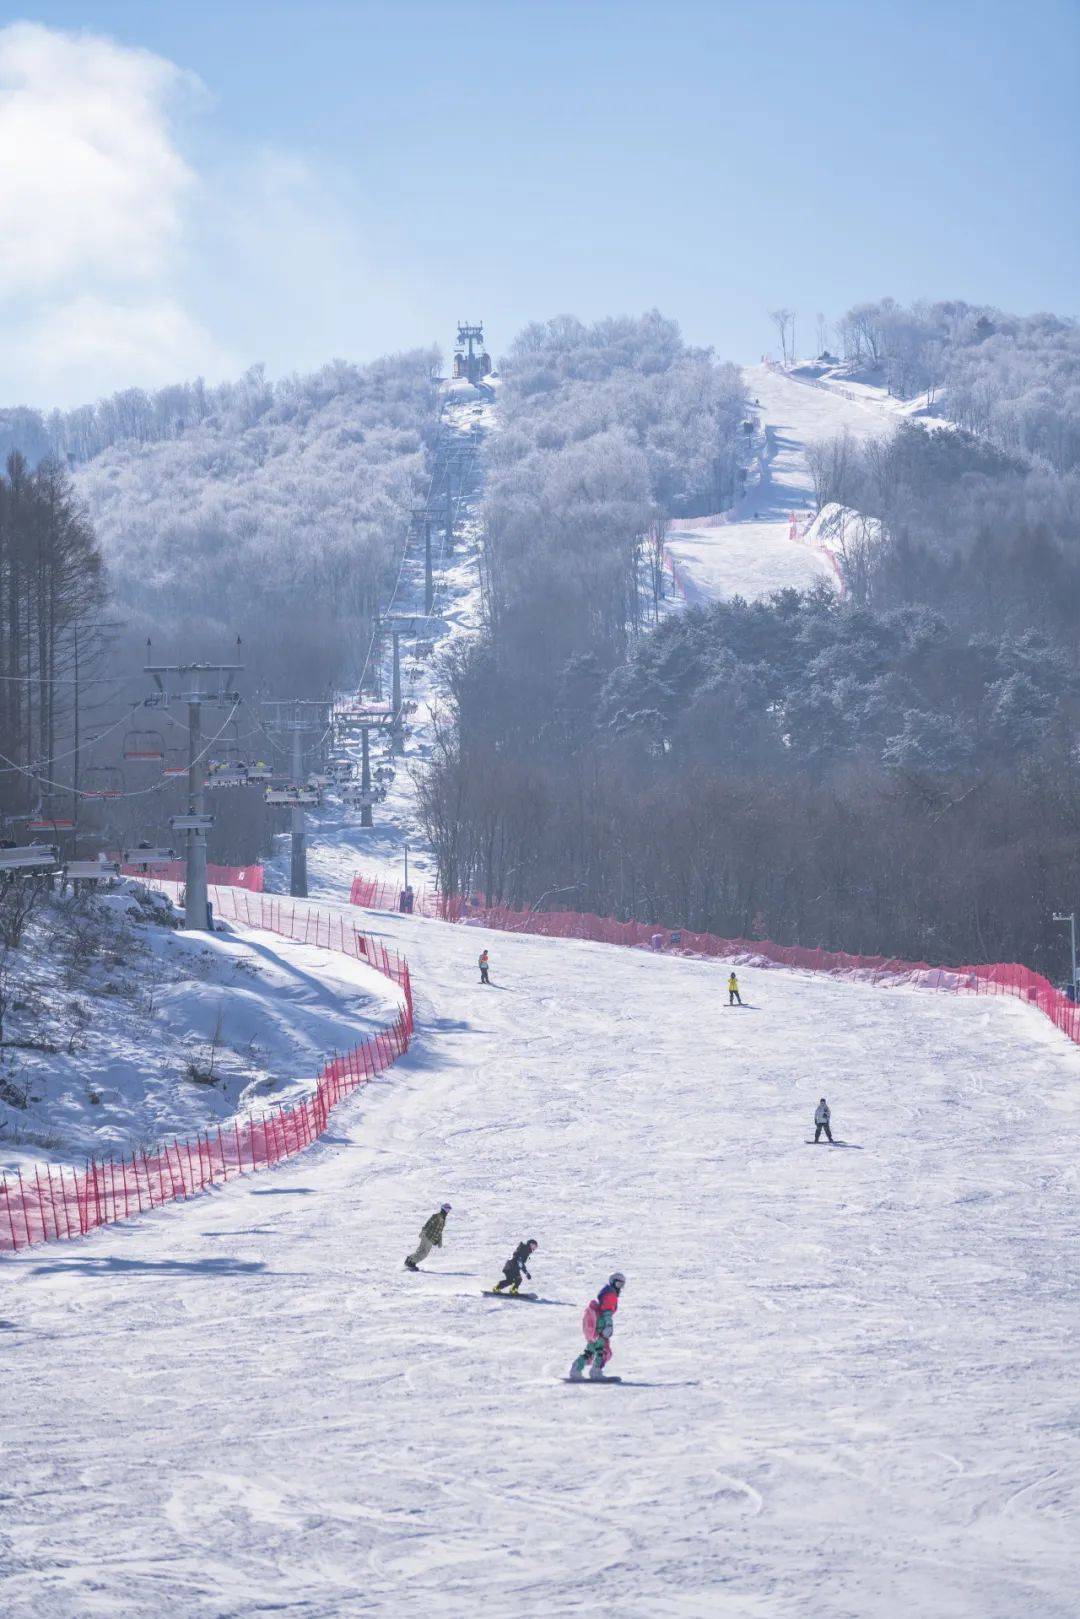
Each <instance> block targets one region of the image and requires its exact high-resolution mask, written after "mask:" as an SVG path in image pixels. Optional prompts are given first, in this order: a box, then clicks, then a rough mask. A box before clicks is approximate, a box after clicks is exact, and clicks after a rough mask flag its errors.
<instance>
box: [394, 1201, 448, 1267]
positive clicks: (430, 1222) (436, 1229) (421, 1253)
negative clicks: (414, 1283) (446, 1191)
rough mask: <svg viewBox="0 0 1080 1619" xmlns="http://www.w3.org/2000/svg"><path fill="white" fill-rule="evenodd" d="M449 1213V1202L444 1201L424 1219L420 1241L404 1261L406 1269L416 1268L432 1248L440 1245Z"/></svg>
mask: <svg viewBox="0 0 1080 1619" xmlns="http://www.w3.org/2000/svg"><path fill="white" fill-rule="evenodd" d="M449 1213H450V1205H449V1203H444V1204H443V1205H442V1207H441V1208H440V1209H439V1210H438V1212H437V1213H436V1214H433V1215H431V1217H430V1218H429V1219H427V1220H425V1221H424V1224H423V1226H422V1228H421V1231H420V1241H419V1243H418V1244H417V1246H416V1251H415V1252H414V1253H411V1254H410V1255H409V1257H408V1259H406V1261H405V1269H406V1270H417V1269H419V1267H420V1264H421V1261H422V1260H425V1259H426V1258H427V1256H428V1254H430V1252H431V1250H432V1249H433V1248H441V1247H442V1239H443V1231H444V1230H445V1228H446V1216H447V1215H448V1214H449Z"/></svg>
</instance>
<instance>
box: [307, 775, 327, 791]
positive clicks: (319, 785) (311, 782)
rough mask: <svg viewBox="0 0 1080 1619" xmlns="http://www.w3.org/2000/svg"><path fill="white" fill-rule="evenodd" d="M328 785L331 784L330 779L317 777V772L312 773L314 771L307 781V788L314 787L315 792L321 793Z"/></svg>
mask: <svg viewBox="0 0 1080 1619" xmlns="http://www.w3.org/2000/svg"><path fill="white" fill-rule="evenodd" d="M330 783H331V777H329V776H322V775H319V773H318V772H317V771H314V770H313V771H312V772H311V775H310V776H309V777H308V779H307V784H308V786H309V787H314V789H315V791H316V792H321V791H322V790H323V788H324V787H329V786H330Z"/></svg>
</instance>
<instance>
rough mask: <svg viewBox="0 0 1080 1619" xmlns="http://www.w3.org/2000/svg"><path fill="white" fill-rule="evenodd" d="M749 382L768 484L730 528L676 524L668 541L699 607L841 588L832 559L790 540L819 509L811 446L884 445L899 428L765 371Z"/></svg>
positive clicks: (754, 491)
mask: <svg viewBox="0 0 1080 1619" xmlns="http://www.w3.org/2000/svg"><path fill="white" fill-rule="evenodd" d="M743 375H744V377H745V379H746V388H747V392H748V393H749V395H750V399H751V401H756V402H757V405H758V408H757V409H756V410H755V412H754V414H755V415H756V416H757V417H758V419H759V421H760V424H761V427H762V429H763V432H764V437H765V448H764V450H763V452H762V455H761V456H760V458H759V459H760V474H761V476H760V481H759V482H758V483H756V484H755V485H753V486H752V487H751V488H750V489H749V490H748V492H747V494H746V495H745V496H744V497H743V499H742V500H741V501H740V502H739V504H738V506H737V507H736V508H735V510H734V512H733V514H732V517H731V520H730V521H729V522H725V523H719V524H717V525H716V526H715V527H705V528H698V527H691V528H681V527H680V526H679V523H678V519H675V520H674V521H673V522H672V525H671V529H670V531H669V533H668V541H667V544H668V551H669V552H670V554H671V556H672V557H673V558H674V559H675V563H676V565H677V566H678V567H679V568H680V569H681V572H682V575H683V577H684V578H685V579H686V580H687V582H688V596H689V599H690V601H691V603H693V604H696V603H700V602H706V601H719V600H723V599H724V598H725V597H728V596H736V595H738V596H745V597H747V598H753V597H755V596H767V595H769V593H770V592H771V591H774V590H780V589H782V588H785V587H791V588H793V589H796V590H806V589H809V587H810V586H811V585H814V584H816V583H818V582H819V581H820V580H822V579H827V580H829V581H830V582H832V581H834V580H835V574H834V573H833V569H832V567H831V565H830V563H829V561H828V560H827V558H826V557H824V556H822V555H821V554H820V553H819V552H818V551H816V550H815V549H814V548H813V547H812V546H811V545H808V544H807V543H806V542H805V541H803V540H792V539H791V537H790V519H791V514H792V512H795V513H796V514H797V516H798V517H799V518H800V520H806V519H807V518H809V517H810V515H811V514H812V512H813V509H814V487H813V482H812V480H811V477H810V468H809V466H808V464H807V460H806V448H807V445H809V444H813V443H815V442H817V441H819V440H822V439H829V438H834V437H836V436H838V435H839V434H841V433H844V432H848V433H850V434H851V435H852V437H854V438H867V437H880V436H881V435H882V434H884V433H888V432H890V431H891V430H892V428H893V426H894V425H895V418H894V417H893V416H892V415H891V414H890V413H889V412H888V411H884V410H875V409H872V408H868V407H867V405H865V404H861V403H855V402H853V401H852V400H850V399H846V398H845V397H844V396H843V395H842V394H837V393H829V392H826V391H824V390H823V389H820V388H814V387H812V386H811V385H810V384H809V383H806V382H798V381H795V380H793V379H792V378H791V377H789V376H787V375H786V374H785V373H783V372H779V371H774V370H772V369H771V368H770V367H768V366H765V365H751V366H745V367H744V368H743Z"/></svg>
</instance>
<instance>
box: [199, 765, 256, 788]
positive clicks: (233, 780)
mask: <svg viewBox="0 0 1080 1619" xmlns="http://www.w3.org/2000/svg"><path fill="white" fill-rule="evenodd" d="M247 783H248V773H247V770H246V768H244V767H243V766H242V765H233V764H229V763H228V762H227V761H226V762H225V763H215V764H212V765H211V766H210V769H209V771H208V772H207V777H206V785H207V786H208V787H246V786H247Z"/></svg>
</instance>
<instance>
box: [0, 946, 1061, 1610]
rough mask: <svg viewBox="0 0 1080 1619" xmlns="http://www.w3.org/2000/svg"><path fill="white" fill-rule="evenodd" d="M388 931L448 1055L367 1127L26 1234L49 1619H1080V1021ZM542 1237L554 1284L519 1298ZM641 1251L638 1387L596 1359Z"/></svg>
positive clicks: (37, 1506)
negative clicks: (74, 1223)
mask: <svg viewBox="0 0 1080 1619" xmlns="http://www.w3.org/2000/svg"><path fill="white" fill-rule="evenodd" d="M383 926H384V928H385V933H386V935H387V936H388V938H389V939H390V940H391V942H393V943H395V944H397V945H398V946H399V947H401V948H402V949H403V950H404V952H405V953H406V954H407V955H408V956H409V958H410V960H411V963H412V966H413V970H414V981H415V984H416V988H417V991H418V1019H419V1033H418V1037H417V1043H416V1045H415V1046H414V1048H413V1051H412V1052H411V1053H410V1055H409V1057H408V1058H407V1059H405V1060H404V1062H402V1063H400V1064H398V1065H397V1066H396V1067H395V1069H394V1070H393V1073H392V1075H390V1076H387V1078H386V1079H384V1080H382V1081H379V1082H378V1083H376V1084H375V1085H373V1086H371V1087H369V1088H368V1089H367V1090H366V1091H365V1092H364V1093H363V1094H362V1095H361V1096H360V1097H358V1098H357V1099H356V1100H355V1101H354V1102H351V1103H349V1104H346V1105H345V1106H343V1107H342V1109H340V1110H339V1111H338V1112H337V1113H336V1114H335V1117H334V1122H333V1125H332V1127H331V1130H330V1132H329V1134H328V1136H327V1137H326V1138H325V1140H324V1142H323V1143H322V1144H320V1145H319V1146H317V1147H315V1148H314V1149H313V1150H312V1151H310V1152H309V1153H307V1154H306V1155H304V1156H303V1157H302V1158H300V1159H298V1160H294V1161H293V1162H291V1163H290V1164H288V1165H285V1166H282V1167H281V1168H279V1169H278V1170H275V1171H272V1172H269V1173H266V1174H263V1175H260V1176H256V1177H253V1178H252V1179H251V1180H250V1181H245V1182H243V1183H232V1184H230V1185H229V1186H228V1187H226V1188H224V1189H222V1190H219V1191H218V1192H216V1193H215V1194H213V1195H211V1196H208V1197H205V1198H203V1199H201V1200H198V1201H196V1202H193V1203H191V1204H188V1205H177V1206H175V1207H173V1208H170V1209H169V1210H167V1211H165V1212H163V1213H161V1214H159V1215H156V1216H154V1217H153V1218H148V1219H143V1220H139V1221H135V1222H133V1223H131V1224H130V1225H125V1226H121V1227H115V1228H112V1229H110V1230H107V1231H104V1232H101V1233H99V1234H97V1235H96V1236H93V1237H91V1238H89V1239H87V1240H86V1241H83V1242H79V1243H74V1244H65V1245H64V1246H62V1247H57V1248H54V1249H50V1250H41V1249H39V1250H36V1251H34V1252H30V1253H24V1254H22V1255H20V1256H18V1257H17V1258H15V1259H12V1260H7V1261H5V1264H4V1267H3V1272H2V1275H3V1282H4V1300H3V1304H2V1307H0V1316H2V1318H3V1332H2V1335H0V1342H2V1343H3V1347H4V1354H5V1395H6V1399H5V1423H4V1440H5V1447H4V1455H3V1492H4V1496H5V1503H6V1504H5V1511H4V1515H3V1518H2V1520H0V1610H2V1611H3V1612H4V1614H5V1615H6V1616H7V1619H86V1616H87V1615H90V1614H110V1615H113V1614H116V1615H119V1614H122V1615H123V1616H124V1619H160V1616H161V1615H162V1614H168V1615H169V1619H202V1616H204V1615H207V1614H216V1615H222V1616H226V1615H227V1616H229V1619H241V1616H245V1615H252V1616H254V1615H256V1614H262V1613H267V1612H270V1611H274V1612H281V1613H296V1614H300V1613H303V1614H304V1615H305V1616H310V1619H331V1616H332V1619H353V1616H359V1615H361V1614H368V1613H371V1614H385V1615H393V1616H394V1619H401V1616H414V1615H415V1616H417V1619H420V1616H425V1619H426V1616H428V1615H432V1614H439V1615H447V1616H454V1619H457V1616H461V1619H464V1616H472V1615H484V1616H485V1619H504V1616H505V1619H511V1616H513V1619H518V1616H522V1615H535V1616H538V1619H550V1616H553V1615H564V1614H576V1613H584V1612H595V1611H598V1610H602V1611H604V1612H606V1613H612V1614H618V1615H620V1616H622V1615H627V1616H641V1619H646V1616H649V1619H651V1616H653V1615H661V1614H662V1615H671V1616H680V1619H681V1616H695V1619H704V1616H705V1615H707V1614H708V1615H712V1614H730V1615H733V1616H734V1615H738V1616H740V1619H743V1616H747V1615H754V1616H761V1619H765V1616H768V1619H779V1616H788V1615H790V1616H795V1615H798V1616H799V1619H850V1616H855V1615H857V1616H858V1619H896V1615H897V1614H900V1613H905V1612H910V1613H913V1614H919V1615H923V1616H926V1619H931V1616H933V1619H943V1616H945V1615H948V1616H949V1619H1018V1616H1019V1615H1023V1616H1024V1619H1066V1616H1067V1615H1069V1614H1070V1613H1071V1611H1072V1604H1073V1596H1072V1595H1071V1594H1070V1593H1075V1591H1076V1589H1077V1587H1078V1583H1080V1542H1078V1540H1077V1537H1076V1534H1075V1515H1076V1509H1077V1505H1078V1489H1080V1469H1078V1456H1077V1446H1076V1421H1075V1396H1074V1392H1073V1382H1074V1379H1073V1371H1074V1360H1075V1343H1076V1334H1077V1330H1078V1328H1080V1307H1078V1306H1080V1294H1078V1291H1077V1288H1076V1285H1075V1283H1074V1282H1073V1281H1072V1280H1071V1279H1070V1276H1071V1273H1070V1271H1069V1269H1068V1266H1067V1263H1066V1261H1065V1258H1064V1255H1065V1254H1066V1251H1067V1245H1068V1243H1069V1241H1070V1240H1071V1236H1072V1234H1073V1232H1074V1229H1075V1223H1076V1194H1077V1189H1078V1180H1077V1169H1076V1154H1075V1141H1076V1128H1077V1123H1078V1118H1080V1083H1078V1082H1080V1053H1078V1052H1077V1051H1076V1050H1075V1049H1074V1048H1073V1047H1071V1046H1069V1045H1068V1044H1067V1043H1066V1042H1065V1041H1064V1040H1063V1039H1062V1038H1061V1037H1060V1036H1059V1035H1058V1034H1057V1033H1056V1031H1055V1030H1054V1029H1053V1028H1052V1027H1051V1026H1050V1025H1049V1024H1048V1023H1046V1022H1044V1021H1043V1020H1041V1019H1040V1018H1039V1017H1038V1016H1037V1014H1036V1013H1035V1012H1034V1011H1032V1010H1030V1009H1028V1008H1025V1007H1024V1006H1022V1005H1021V1004H1019V1003H1017V1002H1013V1001H1010V1000H1000V1001H992V1002H987V1001H984V1000H976V999H972V998H963V997H955V996H950V995H935V994H932V993H928V992H924V991H923V992H920V991H916V990H880V989H875V988H872V987H869V986H863V985H858V984H840V983H835V982H832V981H829V980H822V979H812V978H808V977H802V976H800V975H798V974H795V973H790V972H783V971H771V972H756V971H754V970H752V969H751V970H746V971H744V972H743V975H742V976H743V990H744V994H745V996H746V998H747V1000H748V1001H749V1003H750V1005H749V1007H748V1008H746V1009H744V1010H739V1009H737V1008H736V1009H734V1010H731V1011H729V1010H728V1009H727V1008H726V1007H723V1006H722V1005H721V995H720V988H721V971H720V970H719V969H718V968H717V967H716V965H715V964H711V963H698V962H693V961H685V960H678V959H667V958H662V957H661V958H656V957H653V956H652V955H650V954H647V953H641V952H629V951H621V950H616V949H606V948H604V947H603V946H595V945H585V944H576V943H566V942H557V941H545V940H540V939H535V938H530V937H520V936H509V935H503V934H492V935H483V934H481V933H479V932H478V931H475V930H472V929H466V928H450V927H446V926H444V925H442V924H439V923H431V922H424V921H422V920H419V919H416V920H413V919H408V920H406V919H390V918H387V919H384V922H383ZM484 943H486V944H489V945H490V948H491V951H492V959H493V963H494V971H493V979H494V985H493V987H492V988H490V989H485V990H482V989H481V988H480V987H479V986H478V984H477V983H476V971H475V966H474V963H475V957H476V954H477V951H478V950H479V948H480V946H481V944H484ZM822 1091H825V1092H826V1094H827V1095H828V1097H829V1100H830V1102H831V1104H832V1106H833V1117H834V1123H835V1125H836V1127H837V1131H836V1133H837V1135H838V1136H839V1137H840V1138H841V1139H842V1140H843V1141H844V1142H845V1143H847V1145H846V1146H837V1147H834V1148H829V1147H824V1146H822V1147H816V1148H815V1147H813V1146H808V1145H806V1137H807V1134H808V1125H809V1122H810V1119H811V1116H812V1112H813V1107H814V1104H815V1102H816V1101H817V1098H818V1096H819V1095H820V1094H821V1093H822ZM810 1133H811V1134H812V1132H810ZM444 1198H445V1199H447V1200H448V1201H450V1202H451V1203H452V1204H453V1206H454V1207H453V1213H452V1214H451V1216H450V1220H449V1225H448V1230H447V1240H446V1245H445V1248H444V1250H443V1251H442V1252H441V1253H438V1252H437V1253H436V1254H435V1255H434V1256H433V1258H432V1260H431V1261H430V1262H429V1264H428V1267H427V1271H426V1273H425V1274H421V1275H419V1276H411V1275H409V1274H408V1273H407V1272H405V1271H404V1270H403V1269H402V1258H403V1256H404V1254H405V1253H406V1252H407V1251H408V1249H409V1247H410V1246H411V1245H412V1244H413V1242H414V1241H415V1238H416V1233H417V1230H418V1227H419V1225H420V1223H421V1221H422V1220H423V1219H424V1218H425V1217H426V1215H427V1214H429V1213H430V1212H431V1211H432V1209H434V1208H436V1207H437V1206H438V1204H439V1202H440V1201H442V1200H443V1199H444ZM527 1236H535V1237H536V1238H537V1239H538V1240H539V1243H540V1248H539V1251H538V1253H537V1255H536V1259H535V1263H534V1265H533V1275H534V1281H535V1285H536V1287H537V1290H538V1291H539V1292H540V1294H541V1295H542V1297H543V1299H544V1300H545V1301H546V1302H544V1303H542V1304H535V1305H534V1304H525V1303H510V1302H506V1303H502V1302H495V1301H492V1300H490V1299H486V1298H483V1297H482V1296H481V1291H480V1290H481V1288H482V1287H489V1286H490V1285H491V1284H492V1282H493V1281H494V1280H495V1279H496V1278H497V1277H498V1275H499V1271H500V1266H501V1264H502V1261H503V1260H504V1259H505V1258H506V1256H507V1255H508V1254H509V1252H510V1250H511V1248H512V1246H513V1245H514V1244H515V1243H516V1242H517V1241H519V1240H520V1239H521V1238H523V1237H527ZM615 1266H618V1267H620V1268H621V1269H623V1270H624V1271H625V1272H626V1273H627V1276H628V1282H627V1287H626V1291H625V1294H624V1297H623V1302H622V1305H621V1308H620V1310H619V1314H618V1318H617V1322H616V1332H615V1360H614V1362H613V1365H612V1368H611V1369H612V1371H613V1372H618V1373H621V1374H622V1375H623V1376H624V1377H625V1378H626V1379H627V1380H628V1382H627V1384H624V1385H623V1386H622V1387H621V1388H620V1387H607V1388H604V1389H603V1390H600V1389H593V1388H590V1387H588V1386H586V1387H584V1388H573V1387H567V1386H566V1385H565V1384H564V1383H563V1382H562V1381H561V1379H562V1377H563V1375H564V1374H565V1372H566V1370H567V1367H568V1366H569V1363H570V1360H571V1358H572V1356H573V1355H574V1354H576V1353H577V1351H578V1349H579V1347H580V1344H581V1337H580V1330H579V1320H580V1315H581V1310H582V1307H583V1306H584V1304H585V1303H586V1302H587V1300H588V1299H589V1298H590V1297H592V1296H594V1294H595V1291H596V1288H597V1286H598V1285H599V1284H600V1283H601V1282H602V1281H603V1280H604V1279H605V1278H606V1276H607V1275H608V1273H609V1271H610V1270H611V1269H612V1268H614V1267H615Z"/></svg>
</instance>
